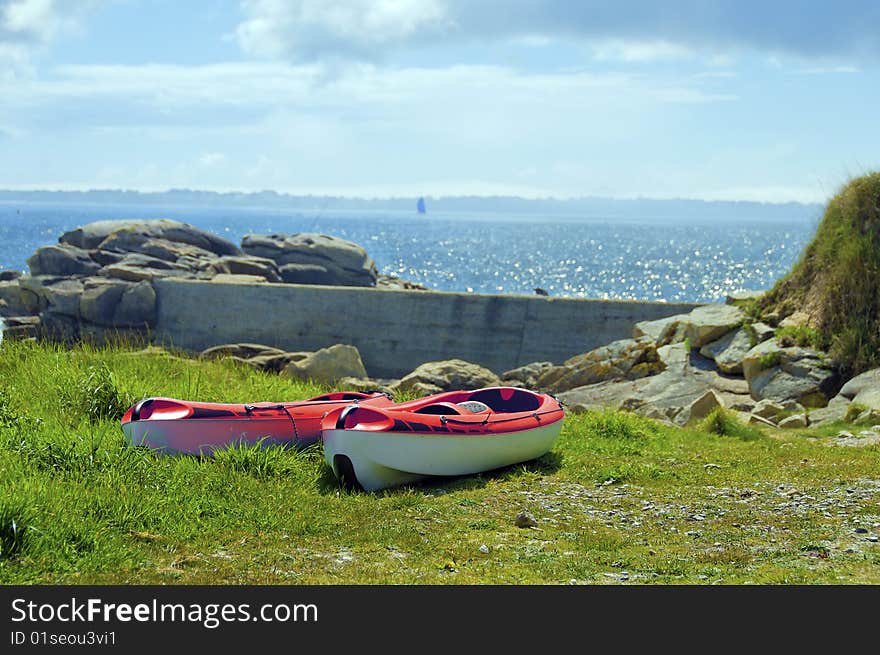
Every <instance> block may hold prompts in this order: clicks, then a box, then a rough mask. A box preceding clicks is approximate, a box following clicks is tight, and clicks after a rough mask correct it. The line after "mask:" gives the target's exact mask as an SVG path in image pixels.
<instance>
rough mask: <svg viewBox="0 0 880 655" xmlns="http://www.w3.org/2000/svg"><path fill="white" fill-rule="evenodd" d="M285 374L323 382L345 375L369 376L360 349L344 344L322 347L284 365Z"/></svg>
mask: <svg viewBox="0 0 880 655" xmlns="http://www.w3.org/2000/svg"><path fill="white" fill-rule="evenodd" d="M284 374H285V375H287V376H288V377H291V378H294V379H298V380H313V381H315V382H318V383H321V384H333V383H335V382H336V381H337V380H339V379H341V378H345V377H355V378H365V377H368V376H367V371H366V369H365V368H364V363H363V362H362V361H361V355H360V353H359V352H358V349H357V348H355V347H354V346H349V345H344V344H336V345H335V346H330V347H329V348H322V349H321V350H318V351H316V352H313V353H310V354H309V355H308V356H307V357H305V358H303V359H301V360H299V361H294V362H290V363H289V364H288V365H287V366H285V367H284Z"/></svg>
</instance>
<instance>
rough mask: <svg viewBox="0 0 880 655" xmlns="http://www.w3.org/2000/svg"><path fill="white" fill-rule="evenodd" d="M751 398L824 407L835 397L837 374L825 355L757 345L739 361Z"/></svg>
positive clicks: (806, 350)
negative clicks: (792, 401)
mask: <svg viewBox="0 0 880 655" xmlns="http://www.w3.org/2000/svg"><path fill="white" fill-rule="evenodd" d="M742 365H743V375H744V376H745V378H746V380H747V381H748V383H749V390H750V392H751V394H752V398H755V399H756V400H761V399H763V398H773V399H775V400H779V401H784V400H795V401H797V402H799V403H800V404H801V405H803V406H804V407H824V406H825V405H827V404H828V399H829V398H830V397H831V396H832V395H834V392H835V391H836V389H837V385H838V384H839V375H838V374H837V372H836V371H835V370H834V368H833V366H832V363H831V361H830V359H829V358H828V357H827V355H825V354H823V353H821V352H819V351H816V350H813V349H811V348H800V347H797V346H792V347H787V348H786V347H782V346H780V345H779V344H778V343H777V342H776V341H775V340H770V341H765V342H764V343H760V344H758V345H757V346H755V347H754V348H752V349H751V350H749V352H748V353H746V355H745V357H743V360H742Z"/></svg>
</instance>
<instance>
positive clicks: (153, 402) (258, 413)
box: [122, 392, 392, 455]
mask: <svg viewBox="0 0 880 655" xmlns="http://www.w3.org/2000/svg"><path fill="white" fill-rule="evenodd" d="M353 402H358V403H364V404H365V405H376V406H382V405H389V404H392V401H391V399H390V398H389V397H388V396H387V395H385V394H383V393H379V392H376V393H358V392H339V393H328V394H325V395H323V396H316V397H314V398H309V399H307V400H302V401H297V402H284V403H269V402H263V403H254V404H234V403H202V402H193V401H189V400H178V399H176V398H146V399H144V400H141V401H140V402H138V403H137V404H135V405H133V406H132V407H131V408H129V410H128V411H127V412H126V413H125V415H124V416H123V417H122V431H123V432H124V433H125V437H126V439H127V440H128V441H129V442H130V443H131V444H132V445H135V446H147V447H149V448H153V449H155V450H158V451H160V452H166V453H190V454H194V455H198V454H210V452H212V451H214V450H216V449H218V448H226V447H228V446H230V445H237V444H247V445H251V444H256V443H262V444H264V445H273V444H275V445H287V446H292V447H297V448H299V447H305V446H308V445H310V444H313V443H316V442H317V441H319V440H320V438H321V419H322V418H323V417H324V415H325V414H326V413H327V412H328V411H330V410H332V409H336V408H338V407H347V406H349V405H351V404H352V403H353Z"/></svg>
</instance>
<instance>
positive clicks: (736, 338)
mask: <svg viewBox="0 0 880 655" xmlns="http://www.w3.org/2000/svg"><path fill="white" fill-rule="evenodd" d="M751 348H752V340H751V337H749V333H748V332H747V331H746V330H745V329H744V328H740V329H738V330H734V331H733V332H728V333H727V334H726V335H724V336H723V337H721V338H720V339H717V340H716V341H712V342H710V343H707V344H706V345H705V346H703V347H702V348H700V354H701V355H703V356H704V357H708V358H709V359H714V360H715V364H716V365H717V366H718V370H720V371H721V372H723V373H728V374H736V373H742V359H743V357H744V356H745V354H746V353H747V352H749V350H751Z"/></svg>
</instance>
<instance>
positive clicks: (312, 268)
mask: <svg viewBox="0 0 880 655" xmlns="http://www.w3.org/2000/svg"><path fill="white" fill-rule="evenodd" d="M278 273H279V275H281V279H282V281H283V282H284V283H285V284H324V285H334V284H338V282H339V277H338V276H337V275H336V274H335V273H332V272H330V270H328V269H327V267H326V266H319V265H317V264H285V265H284V266H282V267H280V268H279V269H278Z"/></svg>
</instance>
